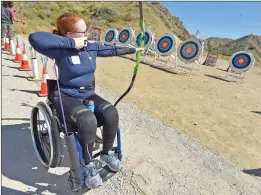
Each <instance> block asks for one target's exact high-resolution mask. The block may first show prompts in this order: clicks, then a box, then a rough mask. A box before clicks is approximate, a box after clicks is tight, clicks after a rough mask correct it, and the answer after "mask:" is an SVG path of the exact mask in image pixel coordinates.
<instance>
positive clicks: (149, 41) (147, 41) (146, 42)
mask: <svg viewBox="0 0 261 195" xmlns="http://www.w3.org/2000/svg"><path fill="white" fill-rule="evenodd" d="M140 37H141V33H139V34H138V35H137V37H136V47H138V46H139V44H140ZM144 38H145V40H144V48H145V49H148V48H150V47H151V45H152V43H153V42H154V36H153V34H152V33H151V31H149V30H146V31H145V35H144Z"/></svg>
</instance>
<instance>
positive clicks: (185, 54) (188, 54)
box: [180, 41, 199, 60]
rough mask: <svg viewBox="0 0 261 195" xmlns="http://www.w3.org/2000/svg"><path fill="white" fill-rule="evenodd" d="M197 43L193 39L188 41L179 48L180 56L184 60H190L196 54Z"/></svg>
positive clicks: (197, 50) (197, 49)
mask: <svg viewBox="0 0 261 195" xmlns="http://www.w3.org/2000/svg"><path fill="white" fill-rule="evenodd" d="M198 52H199V48H198V44H197V43H195V42H194V41H188V42H186V43H185V44H183V45H182V46H181V48H180V56H181V57H182V58H183V59H185V60H191V59H193V58H195V57H196V56H197V55H198Z"/></svg>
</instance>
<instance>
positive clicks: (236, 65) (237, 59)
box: [229, 51, 255, 73]
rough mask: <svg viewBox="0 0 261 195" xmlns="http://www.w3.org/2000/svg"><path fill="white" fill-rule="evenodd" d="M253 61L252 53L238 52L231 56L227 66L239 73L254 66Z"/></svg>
mask: <svg viewBox="0 0 261 195" xmlns="http://www.w3.org/2000/svg"><path fill="white" fill-rule="evenodd" d="M254 60H255V59H254V56H253V55H252V53H250V52H246V51H239V52H236V53H234V54H233V55H232V56H231V58H230V62H229V65H230V67H231V69H232V70H233V71H235V72H237V73H241V72H244V71H246V70H248V69H250V68H251V67H252V66H253V64H254Z"/></svg>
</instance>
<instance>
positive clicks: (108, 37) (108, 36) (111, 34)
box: [104, 28, 118, 45]
mask: <svg viewBox="0 0 261 195" xmlns="http://www.w3.org/2000/svg"><path fill="white" fill-rule="evenodd" d="M117 36H118V31H117V30H116V29H115V28H109V29H108V30H107V32H106V33H105V41H104V42H105V43H106V44H108V45H113V44H114V43H115V42H116V39H117Z"/></svg>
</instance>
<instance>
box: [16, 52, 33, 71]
mask: <svg viewBox="0 0 261 195" xmlns="http://www.w3.org/2000/svg"><path fill="white" fill-rule="evenodd" d="M19 70H20V71H24V70H32V68H31V67H30V66H29V61H28V58H27V54H26V51H25V49H24V51H23V56H22V63H21V66H20V68H19Z"/></svg>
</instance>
